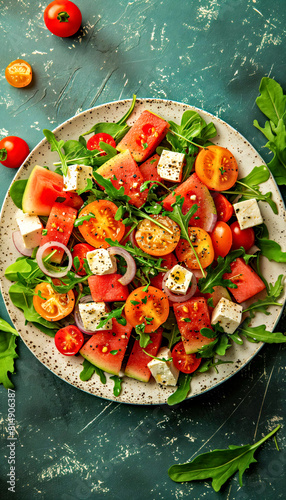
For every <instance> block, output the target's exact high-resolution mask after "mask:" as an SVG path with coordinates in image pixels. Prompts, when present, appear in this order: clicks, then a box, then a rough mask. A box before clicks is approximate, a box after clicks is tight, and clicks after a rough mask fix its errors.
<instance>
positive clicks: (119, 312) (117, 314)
mask: <svg viewBox="0 0 286 500" xmlns="http://www.w3.org/2000/svg"><path fill="white" fill-rule="evenodd" d="M124 307H125V303H124V304H123V306H122V307H117V308H116V309H113V311H111V312H110V313H109V314H107V315H106V317H105V318H104V319H102V320H100V322H99V325H98V327H97V328H102V327H103V326H104V325H106V323H108V321H109V320H110V319H112V318H115V319H117V321H118V320H121V321H118V322H119V323H120V324H121V325H124V326H125V325H126V323H127V322H126V319H125V318H124V317H123V316H122V311H123V309H124Z"/></svg>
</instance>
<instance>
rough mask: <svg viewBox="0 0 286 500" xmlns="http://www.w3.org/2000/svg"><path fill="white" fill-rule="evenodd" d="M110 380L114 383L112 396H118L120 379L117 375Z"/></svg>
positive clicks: (120, 384) (120, 387) (120, 385)
mask: <svg viewBox="0 0 286 500" xmlns="http://www.w3.org/2000/svg"><path fill="white" fill-rule="evenodd" d="M110 379H111V380H113V381H114V387H113V394H114V396H119V395H120V393H121V389H122V378H120V377H118V375H112V377H110Z"/></svg>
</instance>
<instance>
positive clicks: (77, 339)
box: [55, 325, 84, 356]
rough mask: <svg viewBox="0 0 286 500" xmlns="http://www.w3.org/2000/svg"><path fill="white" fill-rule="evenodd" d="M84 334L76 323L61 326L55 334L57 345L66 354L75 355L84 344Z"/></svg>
mask: <svg viewBox="0 0 286 500" xmlns="http://www.w3.org/2000/svg"><path fill="white" fill-rule="evenodd" d="M83 343H84V336H83V334H82V333H81V331H80V329H79V328H78V327H77V326H75V325H69V326H65V327H64V328H61V329H60V330H59V331H58V332H57V333H56V335H55V345H56V348H57V349H58V351H60V353H61V354H64V355H65V356H74V355H75V354H76V353H77V352H78V351H79V350H80V349H81V347H82V346H83Z"/></svg>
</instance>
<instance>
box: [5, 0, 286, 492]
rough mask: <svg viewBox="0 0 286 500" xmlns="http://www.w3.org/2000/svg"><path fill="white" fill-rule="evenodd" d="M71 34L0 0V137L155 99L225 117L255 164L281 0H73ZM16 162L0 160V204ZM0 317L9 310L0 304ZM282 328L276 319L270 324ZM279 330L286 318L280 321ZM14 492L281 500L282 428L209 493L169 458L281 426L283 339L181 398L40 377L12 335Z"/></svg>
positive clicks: (280, 46) (29, 9) (276, 65)
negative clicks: (90, 388) (13, 77)
mask: <svg viewBox="0 0 286 500" xmlns="http://www.w3.org/2000/svg"><path fill="white" fill-rule="evenodd" d="M77 4H78V6H79V7H80V9H81V11H82V15H83V23H82V29H81V31H80V32H79V33H78V34H77V35H75V36H74V37H71V38H67V39H61V38H57V37H55V36H53V35H52V34H50V33H49V32H48V31H47V29H46V28H45V25H44V22H43V11H44V8H45V6H46V3H45V2H44V3H42V2H37V1H32V0H30V1H29V0H19V1H16V0H5V1H0V56H1V58H0V61H1V69H0V137H1V138H2V137H4V136H6V135H19V136H20V137H23V138H24V139H25V140H26V141H27V142H28V144H29V146H30V148H31V149H32V148H33V147H34V146H35V145H36V144H37V143H38V142H39V141H40V140H41V139H42V129H43V128H50V129H52V128H54V127H55V126H57V125H58V124H60V123H61V122H63V121H64V120H66V119H67V118H69V117H71V116H73V115H74V114H75V113H77V112H79V111H81V110H83V109H87V108H89V107H91V106H94V105H97V104H102V103H105V102H108V101H112V100H117V99H120V98H130V97H131V96H132V94H133V93H135V94H137V96H138V97H159V98H168V99H174V100H177V101H182V102H185V103H189V104H192V105H195V106H198V107H200V108H203V109H205V110H207V111H209V112H211V113H213V114H215V115H216V116H219V117H220V118H222V119H223V120H225V121H227V122H228V123H230V124H231V125H232V126H233V127H235V128H236V129H237V130H238V131H239V132H241V133H242V134H243V135H245V136H246V137H247V139H248V140H249V141H250V142H251V143H252V144H253V145H254V146H255V147H256V149H257V150H258V151H259V152H260V153H261V155H262V156H263V157H264V159H265V160H266V161H268V158H269V153H268V151H267V150H265V149H263V145H264V143H265V140H264V138H263V136H262V135H261V134H260V133H259V132H258V131H257V130H256V129H255V128H254V127H253V125H252V122H253V119H254V118H257V119H258V120H259V121H260V122H262V120H263V117H262V115H261V114H260V112H259V110H258V108H257V107H256V105H255V98H256V97H257V95H258V88H259V82H260V79H261V78H262V77H263V76H271V77H273V78H275V79H276V80H277V81H278V82H279V83H280V84H281V85H282V87H284V89H285V88H286V81H285V78H286V64H285V31H286V29H285V25H286V22H285V21H286V12H285V10H286V9H285V1H284V0H276V1H275V2H271V1H270V0H241V1H239V2H237V1H234V0H225V1H223V0H199V1H193V0H191V1H183V0H178V1H177V2H174V1H171V0H165V1H156V0H149V1H148V0H137V1H129V2H128V1H118V0H104V1H103V0H98V1H96V2H95V1H93V0H83V1H81V2H80V1H78V2H77ZM17 58H23V59H26V60H27V61H28V62H29V63H30V64H31V66H32V68H33V75H34V77H33V83H32V85H31V86H29V87H28V88H25V89H14V88H12V87H11V86H9V85H8V83H7V82H6V80H5V77H4V72H5V67H6V66H7V65H8V64H9V63H10V62H11V61H12V60H14V59H17ZM14 173H15V172H14V171H12V170H9V169H6V168H4V167H2V168H1V169H0V175H1V184H0V200H1V201H2V200H3V198H4V195H5V193H6V191H7V189H8V186H9V184H10V182H11V180H12V178H13V175H14ZM0 314H1V316H2V317H4V318H6V319H8V317H7V313H6V310H5V308H4V306H3V304H2V302H1V305H0ZM279 327H280V328H283V320H282V322H281V323H280V325H279ZM284 330H285V320H284ZM18 344H19V347H18V352H19V359H18V360H17V361H16V368H17V374H16V375H15V376H14V377H13V381H14V383H15V386H16V404H17V410H16V416H17V429H18V440H17V448H16V452H17V493H16V494H15V495H14V498H17V499H21V500H22V499H23V500H30V499H45V500H74V499H76V500H81V499H82V500H83V499H89V498H90V499H91V498H96V499H97V498H98V499H101V498H107V499H121V498H125V497H128V498H131V499H133V498H134V499H135V498H136V499H138V500H141V499H142V500H143V499H144V500H145V499H150V500H153V499H154V500H157V499H163V500H165V499H176V500H177V499H181V498H183V497H184V498H192V499H195V500H196V499H203V498H205V497H207V498H213V499H217V498H221V499H225V500H231V499H239V500H252V499H260V500H261V499H269V498H285V475H284V471H285V462H286V452H285V450H283V445H284V447H285V431H284V428H283V429H282V430H281V431H280V433H279V436H278V441H279V443H280V446H281V451H280V453H278V452H277V451H276V449H275V445H274V443H273V441H270V442H267V443H266V444H265V445H264V447H263V449H261V450H260V451H259V452H258V453H257V458H258V459H259V464H257V465H252V466H251V470H250V471H248V472H246V474H245V475H244V484H245V485H244V487H243V488H240V486H239V483H238V478H237V477H235V478H234V479H233V480H231V482H229V483H227V485H226V486H225V487H224V488H223V490H222V492H220V493H215V492H214V491H213V490H212V489H211V487H210V483H209V482H208V483H191V484H175V483H173V482H172V481H171V480H170V479H169V478H168V475H167V470H168V467H169V466H170V465H172V464H173V463H180V462H184V461H186V460H189V459H190V458H191V457H193V456H194V455H195V454H196V453H198V452H199V453H201V452H205V451H209V450H210V449H214V448H224V447H227V446H228V445H229V444H237V445H239V444H245V443H251V442H252V441H253V440H255V439H259V438H260V437H261V436H262V435H265V434H266V432H267V431H269V430H271V429H272V428H274V426H276V424H278V423H281V424H282V425H283V417H284V416H285V413H286V403H285V395H286V390H285V360H286V355H285V347H283V346H265V347H264V348H263V349H262V351H260V353H259V354H258V355H257V356H256V358H255V359H254V360H253V361H252V362H251V363H250V364H249V365H248V366H247V367H246V368H244V369H243V370H242V371H241V372H240V373H239V374H237V375H236V376H234V377H233V378H232V379H231V380H229V381H227V382H226V383H224V384H223V385H222V386H220V387H218V388H216V389H214V390H213V391H211V392H210V393H207V394H205V395H204V396H201V397H198V398H195V399H194V400H191V401H187V402H185V403H184V404H182V405H181V406H179V407H176V408H168V407H153V408H152V407H140V406H134V407H133V406H128V405H123V404H117V403H113V402H109V401H104V400H100V399H98V398H96V397H93V396H90V395H88V394H85V393H82V392H80V391H78V390H76V389H74V388H73V387H70V386H69V385H68V384H66V383H64V382H62V381H61V380H60V379H58V378H57V377H55V376H54V375H52V374H51V373H50V372H49V371H48V370H47V369H46V368H45V367H43V366H42V365H41V364H40V363H39V362H38V361H37V359H36V358H35V357H34V356H33V355H32V354H31V353H30V351H29V350H28V349H27V348H26V347H25V345H24V344H23V343H22V342H21V341H19V342H18ZM0 411H1V417H0V418H1V446H3V448H2V449H4V453H2V454H1V455H2V456H1V458H0V462H1V467H0V471H1V472H0V475H1V476H0V488H1V489H0V491H1V494H0V496H1V499H2V498H3V499H6V498H10V497H9V496H8V495H7V486H6V480H7V477H6V474H7V460H6V458H5V456H4V455H5V454H6V450H5V447H6V437H7V432H6V425H7V392H6V390H5V389H4V388H3V387H2V388H1V387H0Z"/></svg>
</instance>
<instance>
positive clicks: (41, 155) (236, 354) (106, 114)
mask: <svg viewBox="0 0 286 500" xmlns="http://www.w3.org/2000/svg"><path fill="white" fill-rule="evenodd" d="M129 106H130V100H125V101H118V102H112V103H109V104H105V105H102V106H98V107H95V108H93V109H90V110H88V111H85V112H83V113H80V114H79V115H77V116H75V117H73V118H72V119H70V120H68V121H66V122H65V123H63V124H62V125H60V126H59V127H58V128H56V129H55V131H54V132H55V134H56V137H57V138H58V140H59V139H63V140H65V141H66V140H68V139H77V138H78V136H79V135H80V134H81V133H82V132H84V131H86V130H89V129H90V128H91V126H92V125H94V124H95V123H97V122H116V121H118V120H119V119H120V118H121V117H122V116H123V115H124V114H125V112H126V111H127V110H128V108H129ZM145 109H149V110H151V111H153V112H155V113H157V114H159V115H160V116H162V117H163V118H165V119H166V120H173V121H175V122H177V123H180V119H181V116H182V114H183V112H184V111H186V110H187V109H194V110H195V111H198V112H199V113H200V115H201V116H202V117H203V118H204V119H205V121H206V122H207V123H208V122H210V121H213V122H214V124H215V126H216V128H217V132H218V134H217V137H216V138H215V139H214V141H213V142H215V143H217V144H219V145H221V146H224V147H226V148H229V149H230V150H231V151H232V152H233V153H234V156H235V157H236V159H237V162H238V165H239V174H240V177H244V176H245V175H247V174H248V173H249V172H250V171H251V170H252V169H253V167H255V166H259V165H262V164H264V162H263V160H262V158H261V157H260V156H259V154H258V153H257V151H255V149H254V148H253V147H252V146H251V144H249V142H248V141H247V140H246V139H245V138H244V137H243V136H241V135H240V134H239V133H238V132H237V131H236V130H234V129H233V128H232V127H230V125H228V124H227V123H225V122H223V121H222V120H220V119H218V118H216V117H215V116H213V115H211V114H209V113H207V112H205V111H202V110H200V109H196V108H193V107H191V106H188V105H185V104H182V103H178V102H173V101H166V100H161V99H142V100H140V99H139V100H138V101H137V102H136V107H135V110H134V112H133V114H132V116H131V118H130V119H129V120H128V122H129V124H130V125H132V124H133V123H134V121H135V120H136V119H137V118H138V116H139V115H140V114H141V112H142V111H144V110H145ZM56 161H58V156H57V153H52V152H51V151H50V146H49V144H48V143H47V141H46V139H43V140H42V141H41V142H40V143H39V144H38V146H36V148H35V149H34V150H33V151H32V152H31V154H30V156H29V157H28V159H27V161H26V162H25V163H24V164H23V166H22V167H21V168H20V169H19V171H18V173H17V175H16V177H15V179H14V180H16V179H26V178H27V177H28V176H29V174H30V172H31V171H32V169H33V167H34V166H35V165H36V164H38V165H48V166H49V167H52V165H53V162H56ZM261 190H262V192H268V191H271V192H272V193H273V199H274V201H275V202H276V203H277V206H278V209H279V214H278V215H277V216H275V215H274V214H273V212H272V210H271V209H270V207H269V205H268V204H266V203H261V202H260V208H261V212H262V215H263V218H264V219H265V222H266V224H267V226H268V229H269V233H270V238H271V239H275V241H277V242H278V243H279V244H280V245H282V246H283V242H282V240H283V234H284V233H283V231H282V228H283V229H285V222H284V221H285V219H284V217H285V210H284V205H283V202H282V199H281V195H280V193H279V191H278V189H277V186H276V184H275V182H274V180H273V179H271V178H270V179H269V180H268V181H267V182H266V183H264V184H262V186H261ZM16 210H17V209H16V207H15V205H14V204H13V202H12V200H11V198H10V196H9V195H8V194H7V196H6V198H5V201H4V204H3V209H2V213H1V221H0V255H1V259H0V269H1V271H0V276H1V281H2V292H3V298H4V301H5V304H6V307H7V310H8V313H9V314H10V317H11V320H12V321H13V323H14V326H15V328H16V329H17V330H18V332H19V334H20V335H21V337H22V339H23V341H24V342H25V344H26V345H27V347H28V348H29V349H30V350H31V351H32V353H33V354H34V355H35V356H36V358H37V359H38V360H39V361H41V363H43V364H44V365H45V366H46V367H47V368H49V370H51V371H52V372H53V373H54V374H55V375H58V377H60V378H61V379H62V380H65V381H66V382H68V383H69V384H71V385H73V386H74V387H77V388H78V389H82V390H83V391H86V392H88V393H90V394H94V395H96V396H99V397H102V398H106V399H110V400H114V401H118V402H123V403H133V404H160V403H166V401H167V399H168V396H169V395H170V394H172V393H173V392H174V388H171V387H161V386H159V385H157V384H156V383H155V382H150V383H148V384H146V383H142V382H137V381H135V380H132V379H130V378H127V377H125V378H124V383H123V384H122V392H121V395H120V396H119V397H118V398H116V397H115V396H114V395H113V381H112V380H109V378H108V379H107V384H106V385H102V384H101V383H100V381H99V378H98V376H97V375H95V374H94V375H93V376H92V378H91V379H90V380H89V381H87V382H82V381H81V380H80V378H79V374H80V372H81V369H82V366H81V365H82V362H83V358H82V357H81V356H78V357H72V358H69V357H65V356H62V355H61V354H59V352H58V351H57V349H56V348H55V346H54V340H53V339H52V338H50V337H48V336H46V335H45V334H44V333H42V332H40V331H39V330H37V329H36V328H35V327H33V325H31V324H28V325H25V320H24V316H23V314H21V313H19V310H18V309H17V308H16V307H15V306H14V305H13V304H12V303H11V301H10V299H9V294H8V290H9V286H10V284H11V283H10V282H9V281H8V280H6V279H5V278H4V271H5V269H6V267H7V266H8V265H9V264H11V263H12V262H14V261H15V259H16V258H17V257H18V256H19V254H18V253H17V251H16V250H15V248H14V246H13V244H12V239H11V234H12V232H13V231H14V230H16V229H17V227H16V221H15V217H14V214H15V212H16ZM262 271H263V274H264V276H265V277H266V279H267V280H268V281H269V282H270V283H273V282H274V281H275V280H276V279H277V277H278V275H279V274H281V273H284V274H286V265H281V264H276V263H273V262H271V263H270V262H269V261H268V260H267V259H264V260H262ZM283 300H285V296H284V297H283ZM270 312H271V314H270V315H269V316H266V315H262V314H257V315H256V317H255V319H254V320H253V323H252V325H253V326H257V325H260V324H265V325H266V327H267V329H268V330H273V329H274V327H275V324H276V323H277V321H278V318H279V315H280V313H281V309H280V308H277V307H271V309H270ZM260 348H261V344H253V343H250V342H247V341H244V345H243V346H238V345H237V344H234V346H233V347H231V348H230V349H229V350H228V351H227V359H229V360H231V361H233V363H230V364H224V365H220V366H219V367H218V369H219V373H218V374H217V373H216V372H215V371H214V370H213V369H212V370H210V371H209V372H207V373H204V374H198V375H196V376H195V377H194V379H193V381H192V388H191V392H190V394H189V397H190V398H191V397H194V396H197V395H199V394H203V393H204V392H206V391H208V390H210V389H212V388H213V387H216V386H217V385H218V384H220V383H222V382H223V381H224V380H226V379H228V378H229V377H231V376H232V375H234V374H235V373H236V372H238V371H239V370H240V369H241V368H242V367H243V366H245V365H246V364H247V363H248V362H249V361H250V359H252V358H253V356H254V355H255V354H256V353H257V352H258V351H259V349H260ZM224 359H226V358H224Z"/></svg>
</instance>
